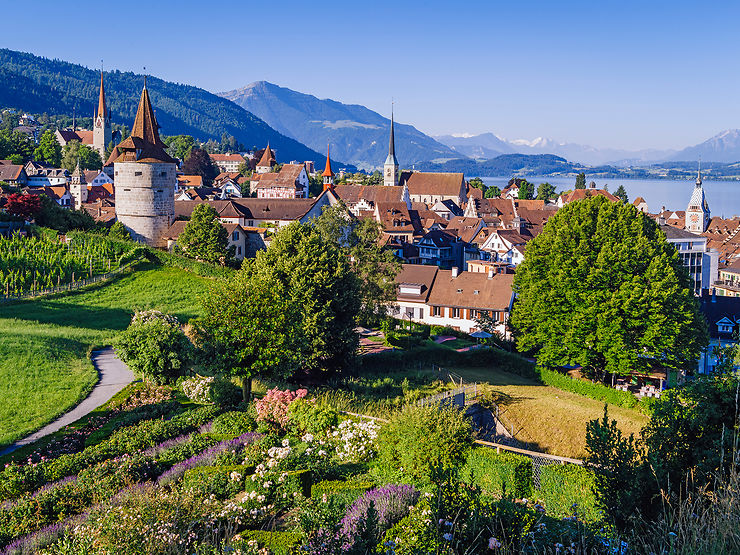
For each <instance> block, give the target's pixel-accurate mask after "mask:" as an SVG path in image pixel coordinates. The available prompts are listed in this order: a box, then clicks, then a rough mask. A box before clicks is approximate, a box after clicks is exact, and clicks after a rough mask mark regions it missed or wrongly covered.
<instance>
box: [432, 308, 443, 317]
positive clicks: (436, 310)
mask: <svg viewBox="0 0 740 555" xmlns="http://www.w3.org/2000/svg"><path fill="white" fill-rule="evenodd" d="M432 316H438V317H439V316H442V307H441V306H433V307H432Z"/></svg>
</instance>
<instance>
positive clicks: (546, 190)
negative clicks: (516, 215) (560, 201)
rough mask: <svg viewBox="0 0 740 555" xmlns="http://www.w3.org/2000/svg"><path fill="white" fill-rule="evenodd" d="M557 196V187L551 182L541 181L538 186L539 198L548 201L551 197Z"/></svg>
mask: <svg viewBox="0 0 740 555" xmlns="http://www.w3.org/2000/svg"><path fill="white" fill-rule="evenodd" d="M555 196H556V194H555V187H553V186H552V185H550V184H549V183H547V182H545V183H540V185H539V187H537V200H544V201H548V200H550V199H551V198H555Z"/></svg>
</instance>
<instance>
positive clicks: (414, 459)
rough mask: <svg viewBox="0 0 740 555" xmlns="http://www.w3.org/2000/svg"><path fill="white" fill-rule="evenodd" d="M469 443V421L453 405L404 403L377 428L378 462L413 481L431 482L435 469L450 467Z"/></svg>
mask: <svg viewBox="0 0 740 555" xmlns="http://www.w3.org/2000/svg"><path fill="white" fill-rule="evenodd" d="M471 445H472V430H471V427H470V423H469V422H468V421H467V420H466V419H465V417H464V416H463V414H462V412H461V411H459V410H457V409H454V408H437V407H430V406H416V405H407V406H406V407H404V408H403V410H401V411H400V412H399V413H397V414H396V415H394V416H393V418H391V421H390V422H389V423H388V424H386V425H385V426H383V427H382V428H381V429H380V432H379V434H378V454H379V460H380V465H381V467H383V468H384V469H385V472H386V473H388V474H389V475H390V474H392V473H394V472H398V471H399V469H403V470H402V475H403V476H404V477H406V478H408V479H410V480H412V481H413V482H414V483H417V484H429V483H431V481H432V479H433V477H434V475H435V474H436V473H438V472H445V471H454V470H456V469H457V468H458V467H459V466H461V465H462V464H463V463H464V462H465V458H466V456H467V453H468V450H469V449H470V446H471Z"/></svg>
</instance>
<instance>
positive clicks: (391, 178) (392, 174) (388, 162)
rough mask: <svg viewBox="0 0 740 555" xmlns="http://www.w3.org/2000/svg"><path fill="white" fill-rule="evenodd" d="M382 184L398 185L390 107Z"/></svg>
mask: <svg viewBox="0 0 740 555" xmlns="http://www.w3.org/2000/svg"><path fill="white" fill-rule="evenodd" d="M383 185H398V159H397V158H396V145H395V142H394V140H393V110H392V109H391V138H390V141H388V157H387V158H386V159H385V164H383Z"/></svg>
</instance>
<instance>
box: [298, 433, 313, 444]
mask: <svg viewBox="0 0 740 555" xmlns="http://www.w3.org/2000/svg"><path fill="white" fill-rule="evenodd" d="M301 440H302V441H303V442H305V443H310V442H312V441H313V435H311V434H306V435H304V436H303V437H302V438H301Z"/></svg>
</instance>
